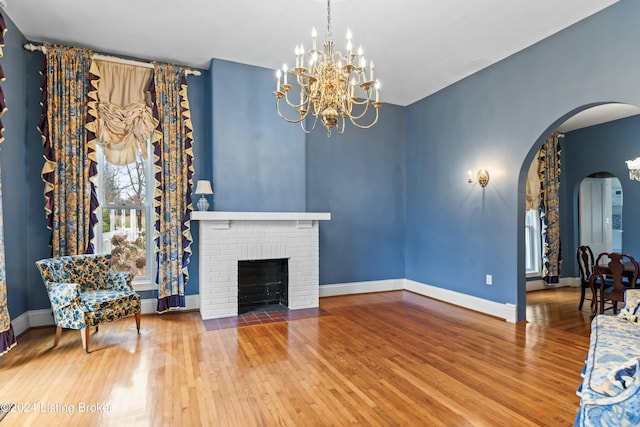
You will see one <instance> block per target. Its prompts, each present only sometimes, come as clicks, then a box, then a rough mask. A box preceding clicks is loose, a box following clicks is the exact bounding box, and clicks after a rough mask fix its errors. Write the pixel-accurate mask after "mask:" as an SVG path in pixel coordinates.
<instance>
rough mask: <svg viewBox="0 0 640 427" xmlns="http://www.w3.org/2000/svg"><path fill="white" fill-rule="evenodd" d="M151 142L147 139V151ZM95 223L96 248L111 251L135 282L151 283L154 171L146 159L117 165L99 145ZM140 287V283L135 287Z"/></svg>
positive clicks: (115, 261) (115, 262)
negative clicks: (97, 203) (98, 201)
mask: <svg viewBox="0 0 640 427" xmlns="http://www.w3.org/2000/svg"><path fill="white" fill-rule="evenodd" d="M149 145H150V143H149V142H148V141H147V153H149V152H150V151H149ZM97 151H98V182H96V187H97V190H98V198H99V200H100V207H99V208H98V212H97V215H98V221H99V222H98V226H97V230H96V249H97V252H98V253H105V252H107V253H111V254H112V256H113V257H112V263H113V266H114V268H115V269H116V270H118V271H129V272H131V273H132V274H133V277H134V283H136V284H141V283H147V284H150V283H152V282H153V273H154V272H153V262H152V260H153V220H152V216H151V215H152V207H153V202H152V201H153V174H152V164H151V160H150V159H149V158H147V159H145V158H143V157H142V154H141V153H140V152H138V153H137V155H136V158H135V161H134V162H133V163H129V164H127V165H122V166H118V165H115V164H113V163H111V162H109V160H107V158H106V156H105V155H104V153H103V150H102V148H101V147H100V146H99V145H98V150H97ZM137 288H138V289H140V287H139V286H137Z"/></svg>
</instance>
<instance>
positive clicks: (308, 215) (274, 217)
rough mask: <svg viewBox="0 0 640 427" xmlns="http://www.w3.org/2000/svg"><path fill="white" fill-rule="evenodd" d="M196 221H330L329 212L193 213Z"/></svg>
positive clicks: (192, 216) (192, 217)
mask: <svg viewBox="0 0 640 427" xmlns="http://www.w3.org/2000/svg"><path fill="white" fill-rule="evenodd" d="M191 219H193V220H196V221H298V220H306V221H322V220H330V219H331V214H330V213H329V212H225V211H193V213H192V214H191Z"/></svg>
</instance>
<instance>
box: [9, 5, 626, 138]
mask: <svg viewBox="0 0 640 427" xmlns="http://www.w3.org/2000/svg"><path fill="white" fill-rule="evenodd" d="M2 1H4V2H5V3H6V6H4V13H5V14H6V15H8V16H9V17H10V18H11V20H12V21H13V22H14V23H15V24H16V25H17V27H18V28H19V29H20V31H21V32H22V33H23V34H24V36H25V37H26V38H27V39H29V40H30V41H33V42H41V41H48V42H54V43H62V44H67V45H73V46H83V47H87V48H91V49H93V50H96V51H98V52H100V53H106V54H113V55H123V56H132V57H136V58H140V59H147V60H160V61H167V62H174V63H178V64H183V65H187V66H192V67H198V68H205V69H206V68H208V67H209V64H210V60H211V58H219V59H225V60H229V61H235V62H241V63H245V64H250V65H255V66H260V67H265V68H270V69H274V70H275V69H277V68H279V67H281V66H282V64H283V63H284V62H287V63H288V65H289V66H291V65H292V63H293V60H294V52H293V50H294V47H295V45H296V44H298V43H303V44H304V45H305V47H306V49H307V50H309V47H310V45H311V35H310V32H311V28H312V27H316V29H317V30H318V43H319V44H320V43H321V42H322V41H324V38H325V34H326V28H327V3H326V0H270V1H265V0H226V1H220V0H182V1H180V2H177V1H169V0H110V1H108V2H105V1H98V0H83V1H78V0H56V1H51V0H2ZM2 1H0V6H3V5H2ZM616 1H617V0H562V1H558V0H483V1H471V0H393V1H392V0H386V1H381V0H333V1H332V2H331V24H332V32H333V39H334V40H335V42H336V44H337V48H338V49H340V50H344V49H345V46H346V38H345V34H346V31H347V28H349V29H350V30H351V32H352V33H353V41H354V49H355V48H356V47H357V46H359V45H362V47H363V49H364V55H365V57H367V58H368V59H373V60H374V61H375V69H376V74H377V76H376V77H377V78H379V79H380V81H381V84H382V88H381V95H380V98H381V101H383V102H388V103H392V104H397V105H403V106H404V105H409V104H411V103H413V102H415V101H417V100H419V99H422V98H424V97H426V96H428V95H430V94H433V93H434V92H437V91H438V90H440V89H442V88H444V87H446V86H448V85H450V84H452V83H454V82H456V81H458V80H460V79H462V78H464V77H466V76H469V75H471V74H473V73H475V72H476V71H479V70H481V69H482V68H485V67H487V66H488V65H491V64H493V63H495V62H497V61H500V60H501V59H504V58H506V57H508V56H510V55H512V54H514V53H516V52H518V51H520V50H522V49H524V48H526V47H528V46H530V45H532V44H534V43H536V42H538V41H539V40H541V39H543V38H545V37H548V36H550V35H552V34H554V33H556V32H558V31H560V30H562V29H563V28H565V27H568V26H570V25H572V24H573V23H575V22H577V21H579V20H581V19H584V18H586V17H588V16H590V15H592V14H594V13H596V12H598V11H600V10H601V9H603V8H605V7H607V6H609V5H611V4H613V3H615V2H616ZM274 80H275V76H274ZM605 110H606V108H605ZM601 111H602V110H601ZM625 114H626V112H625ZM591 120H599V119H598V118H595V119H594V118H593V117H592V118H591ZM574 125H575V124H574ZM584 125H585V124H584V122H581V124H580V126H584Z"/></svg>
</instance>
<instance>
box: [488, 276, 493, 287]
mask: <svg viewBox="0 0 640 427" xmlns="http://www.w3.org/2000/svg"><path fill="white" fill-rule="evenodd" d="M487 285H493V276H492V275H490V274H487Z"/></svg>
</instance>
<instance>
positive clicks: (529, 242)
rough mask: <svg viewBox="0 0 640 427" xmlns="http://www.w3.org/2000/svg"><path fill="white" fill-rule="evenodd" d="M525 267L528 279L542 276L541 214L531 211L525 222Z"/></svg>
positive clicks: (534, 210)
mask: <svg viewBox="0 0 640 427" xmlns="http://www.w3.org/2000/svg"><path fill="white" fill-rule="evenodd" d="M524 226H525V231H524V242H525V267H526V272H527V277H533V276H536V277H537V276H541V275H542V271H541V266H542V245H541V240H542V239H541V236H540V212H539V211H538V210H537V209H530V210H528V211H527V215H526V217H525V221H524Z"/></svg>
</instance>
